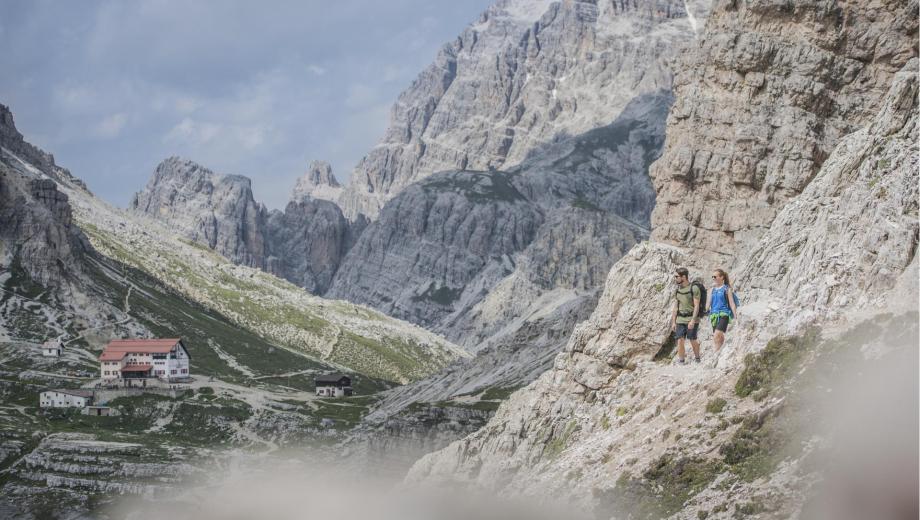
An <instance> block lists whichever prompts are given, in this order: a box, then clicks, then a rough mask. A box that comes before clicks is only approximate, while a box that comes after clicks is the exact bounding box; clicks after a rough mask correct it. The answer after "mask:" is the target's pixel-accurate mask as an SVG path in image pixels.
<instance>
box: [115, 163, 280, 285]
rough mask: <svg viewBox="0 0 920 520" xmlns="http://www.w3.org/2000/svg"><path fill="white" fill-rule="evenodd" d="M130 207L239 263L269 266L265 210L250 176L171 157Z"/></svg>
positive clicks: (259, 266)
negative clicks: (254, 193) (257, 200)
mask: <svg viewBox="0 0 920 520" xmlns="http://www.w3.org/2000/svg"><path fill="white" fill-rule="evenodd" d="M130 209H131V210H133V211H137V212H139V213H142V214H145V215H148V216H151V217H153V218H156V219H158V220H161V221H163V222H166V223H167V224H169V225H170V226H171V227H174V228H175V229H176V230H177V231H178V232H179V233H180V234H181V235H183V236H185V237H187V238H188V239H190V240H194V241H195V242H198V243H201V244H203V245H206V246H207V247H209V248H211V249H213V250H215V251H217V252H218V253H220V254H221V255H223V256H226V257H227V258H229V259H230V260H231V261H233V262H235V263H239V264H243V265H247V266H250V267H257V268H264V266H265V265H266V256H267V255H266V246H265V227H266V224H265V221H266V218H267V215H266V210H265V207H264V206H262V205H260V204H257V203H256V201H255V199H254V198H253V196H252V186H251V181H250V180H249V179H248V178H247V177H243V176H240V175H218V174H216V173H214V172H212V171H211V170H209V169H207V168H205V167H203V166H201V165H199V164H196V163H194V162H192V161H188V160H184V159H180V158H179V157H170V158H168V159H166V160H164V161H163V162H161V163H160V164H159V165H158V166H157V167H156V170H155V171H154V172H153V176H152V177H151V178H150V181H149V182H148V183H147V186H146V187H145V188H144V189H143V190H142V191H140V192H138V193H137V194H135V195H134V198H133V199H132V200H131V204H130Z"/></svg>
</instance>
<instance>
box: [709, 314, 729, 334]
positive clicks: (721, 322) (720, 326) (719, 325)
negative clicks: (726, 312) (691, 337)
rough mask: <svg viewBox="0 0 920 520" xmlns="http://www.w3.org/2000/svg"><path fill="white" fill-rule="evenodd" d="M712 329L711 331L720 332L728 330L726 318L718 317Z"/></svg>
mask: <svg viewBox="0 0 920 520" xmlns="http://www.w3.org/2000/svg"><path fill="white" fill-rule="evenodd" d="M712 328H713V330H721V331H722V332H725V331H726V330H728V316H719V317H718V318H716V322H715V324H714V325H713V326H712Z"/></svg>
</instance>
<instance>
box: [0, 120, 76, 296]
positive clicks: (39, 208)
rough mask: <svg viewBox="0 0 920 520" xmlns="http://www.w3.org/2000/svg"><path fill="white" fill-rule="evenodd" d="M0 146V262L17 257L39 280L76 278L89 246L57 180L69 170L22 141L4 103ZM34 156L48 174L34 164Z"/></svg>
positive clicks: (36, 279) (9, 260)
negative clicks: (84, 253) (73, 221)
mask: <svg viewBox="0 0 920 520" xmlns="http://www.w3.org/2000/svg"><path fill="white" fill-rule="evenodd" d="M0 147H2V150H0V264H2V265H4V266H6V267H8V266H10V265H11V263H12V262H14V261H15V262H18V263H19V265H21V266H22V267H23V268H24V269H25V271H26V272H27V273H28V274H29V276H30V277H31V278H32V279H33V280H35V281H37V282H39V283H47V282H49V281H51V280H61V279H67V278H70V279H73V278H75V277H76V276H78V275H79V273H80V262H79V261H78V258H80V256H81V255H82V253H83V252H84V251H85V250H86V249H87V248H88V245H87V244H86V241H85V238H84V237H83V235H82V233H81V232H80V230H79V229H77V228H76V227H75V226H73V225H72V219H71V209H70V204H69V203H68V198H67V195H65V194H64V193H62V192H61V191H59V190H58V188H57V183H56V182H55V180H54V179H55V178H58V179H64V180H70V179H72V177H70V173H69V172H67V170H64V169H63V168H59V167H58V166H56V165H55V164H54V158H53V157H52V156H51V155H50V154H47V153H45V152H42V151H41V150H39V149H38V148H36V147H34V146H32V145H31V144H29V143H27V142H25V141H24V140H23V138H22V135H21V134H20V133H19V131H18V130H16V127H15V126H14V124H13V116H12V114H10V112H9V109H7V107H5V106H3V105H0ZM33 160H34V161H40V162H39V164H41V165H43V167H44V168H46V171H47V172H49V173H47V174H46V173H44V172H43V171H41V170H38V169H37V168H36V167H34V166H32V163H31V161H33ZM49 174H50V175H49ZM52 175H53V176H54V177H52ZM77 185H78V186H79V187H80V188H82V186H83V185H82V183H79V184H77Z"/></svg>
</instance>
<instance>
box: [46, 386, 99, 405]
mask: <svg viewBox="0 0 920 520" xmlns="http://www.w3.org/2000/svg"><path fill="white" fill-rule="evenodd" d="M91 404H93V391H92V390H83V389H79V388H78V389H70V388H56V389H52V390H45V391H44V392H42V393H40V394H39V397H38V406H39V407H40V408H85V407H87V406H89V405H91Z"/></svg>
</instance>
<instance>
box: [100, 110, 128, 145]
mask: <svg viewBox="0 0 920 520" xmlns="http://www.w3.org/2000/svg"><path fill="white" fill-rule="evenodd" d="M127 122H128V115H127V114H125V113H124V112H118V113H115V114H112V115H109V116H107V117H106V118H105V119H103V120H102V121H100V122H99V124H97V125H96V127H95V128H94V129H93V134H94V135H95V136H96V137H98V138H100V139H113V138H115V137H118V136H119V135H120V134H121V130H122V129H123V128H124V127H125V123H127Z"/></svg>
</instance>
